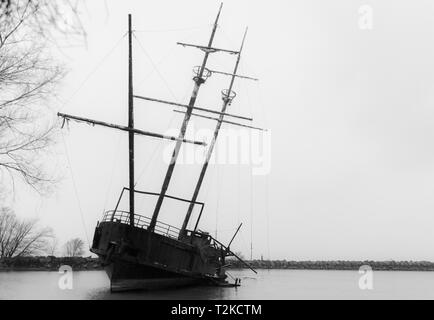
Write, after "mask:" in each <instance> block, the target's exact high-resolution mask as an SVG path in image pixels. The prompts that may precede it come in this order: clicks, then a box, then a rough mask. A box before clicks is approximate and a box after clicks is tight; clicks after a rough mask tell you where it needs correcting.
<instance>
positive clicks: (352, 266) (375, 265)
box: [231, 260, 434, 271]
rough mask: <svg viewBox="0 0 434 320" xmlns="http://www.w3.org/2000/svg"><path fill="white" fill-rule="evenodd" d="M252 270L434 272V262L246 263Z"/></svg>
mask: <svg viewBox="0 0 434 320" xmlns="http://www.w3.org/2000/svg"><path fill="white" fill-rule="evenodd" d="M247 263H248V264H249V265H251V266H252V267H253V268H254V269H293V270H359V268H360V267H361V266H365V265H367V266H370V267H371V268H372V269H373V270H379V271H381V270H384V271H434V262H428V261H286V260H273V261H269V260H254V261H247ZM231 268H234V269H238V268H240V269H244V268H246V267H245V265H244V264H243V263H241V262H240V261H238V260H236V261H231Z"/></svg>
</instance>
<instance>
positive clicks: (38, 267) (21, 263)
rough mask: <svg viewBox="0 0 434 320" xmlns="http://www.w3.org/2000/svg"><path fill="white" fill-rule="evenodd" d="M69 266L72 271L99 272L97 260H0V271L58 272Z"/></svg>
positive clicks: (51, 258)
mask: <svg viewBox="0 0 434 320" xmlns="http://www.w3.org/2000/svg"><path fill="white" fill-rule="evenodd" d="M64 265H66V266H70V267H72V269H73V270H76V271H80V270H82V271H84V270H101V269H102V266H101V263H100V262H99V260H98V259H97V258H91V257H88V258H83V257H61V258H57V257H53V256H50V257H15V258H5V259H0V271H20V270H23V271H58V270H59V268H60V267H61V266H64Z"/></svg>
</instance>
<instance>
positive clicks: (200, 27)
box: [134, 24, 213, 33]
mask: <svg viewBox="0 0 434 320" xmlns="http://www.w3.org/2000/svg"><path fill="white" fill-rule="evenodd" d="M212 25H213V24H207V25H203V26H196V27H185V28H172V29H148V30H134V32H137V33H154V32H178V31H192V30H201V29H204V28H205V27H206V28H208V27H210V26H212Z"/></svg>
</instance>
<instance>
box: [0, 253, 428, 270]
mask: <svg viewBox="0 0 434 320" xmlns="http://www.w3.org/2000/svg"><path fill="white" fill-rule="evenodd" d="M247 263H248V264H249V265H251V266H252V267H253V268H254V269H288V270H291V269H292V270H359V268H360V267H361V266H365V265H368V266H370V267H371V268H372V269H373V270H380V271H381V270H384V271H434V262H428V261H286V260H272V261H270V260H254V261H247ZM230 264H231V266H230V268H233V269H245V268H246V266H245V265H244V264H243V263H241V262H240V261H238V260H231V261H230ZM63 265H67V266H71V267H72V269H73V270H76V271H85V270H102V266H101V263H100V261H99V260H98V258H92V257H87V258H82V257H53V256H50V257H15V258H5V259H0V271H11V270H16V271H20V270H23V271H57V270H59V268H60V267H61V266H63Z"/></svg>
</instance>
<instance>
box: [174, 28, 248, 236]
mask: <svg viewBox="0 0 434 320" xmlns="http://www.w3.org/2000/svg"><path fill="white" fill-rule="evenodd" d="M246 36H247V29H246V32H245V33H244V37H243V41H242V43H241V47H240V51H239V52H238V57H237V61H236V63H235V68H234V72H233V74H232V75H231V76H232V77H231V82H230V85H229V89H228V90H227V91H226V90H224V91H223V92H222V94H223V97H222V98H223V107H222V110H221V114H220V117H219V119H218V121H217V126H216V128H215V130H214V136H213V139H212V141H211V144H210V146H209V149H208V153H207V157H206V160H205V163H204V165H203V167H202V171H201V173H200V176H199V180H198V182H197V184H196V188H195V190H194V194H193V197H192V199H191V202H190V205H189V207H188V211H187V214H186V216H185V219H184V223H183V225H182V228H181V232H180V236H181V237H182V236H183V234H184V233H185V230H186V229H187V225H188V222H189V221H190V217H191V214H192V212H193V209H194V203H195V202H196V200H197V197H198V196H199V192H200V189H201V187H202V183H203V180H204V178H205V174H206V172H207V170H208V166H209V162H210V160H211V157H212V154H213V151H214V147H215V144H216V142H217V138H218V136H219V133H220V129H221V126H222V123H223V122H224V118H225V113H226V109H227V108H228V106H229V105H230V104H231V103H232V100H233V98H234V97H235V96H234V95H233V91H232V89H233V86H234V83H235V78H236V77H237V72H238V66H239V64H240V60H241V52H242V51H243V47H244V42H245V40H246Z"/></svg>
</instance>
